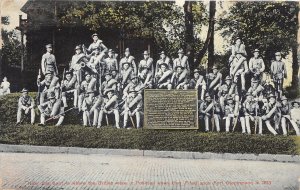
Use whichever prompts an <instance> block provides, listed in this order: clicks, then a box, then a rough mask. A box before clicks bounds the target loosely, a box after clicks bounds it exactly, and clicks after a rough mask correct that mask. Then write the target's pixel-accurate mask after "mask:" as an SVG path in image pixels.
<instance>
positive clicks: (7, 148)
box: [0, 144, 300, 163]
mask: <svg viewBox="0 0 300 190" xmlns="http://www.w3.org/2000/svg"><path fill="white" fill-rule="evenodd" d="M0 152H13V153H42V154H55V153H62V154H83V155H89V154H101V155H122V156H145V157H156V158H177V159H218V160H249V161H250V160H251V161H274V162H295V163H300V156H299V155H282V154H278V155H276V154H258V155H256V154H240V153H237V154H233V153H211V152H203V153H202V152H184V151H155V150H137V149H104V148H80V147H54V146H32V145H9V144H0Z"/></svg>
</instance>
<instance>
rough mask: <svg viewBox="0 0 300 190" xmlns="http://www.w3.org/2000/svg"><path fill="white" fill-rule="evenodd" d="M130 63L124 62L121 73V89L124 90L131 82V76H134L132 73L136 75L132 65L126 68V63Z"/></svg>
mask: <svg viewBox="0 0 300 190" xmlns="http://www.w3.org/2000/svg"><path fill="white" fill-rule="evenodd" d="M126 64H127V65H128V66H129V63H127V62H124V63H123V69H122V70H121V73H120V75H121V76H120V77H121V81H120V83H121V89H122V90H123V89H124V88H126V86H127V85H128V84H129V83H130V78H131V77H132V75H134V71H133V69H132V68H131V67H128V68H127V69H125V67H124V65H126Z"/></svg>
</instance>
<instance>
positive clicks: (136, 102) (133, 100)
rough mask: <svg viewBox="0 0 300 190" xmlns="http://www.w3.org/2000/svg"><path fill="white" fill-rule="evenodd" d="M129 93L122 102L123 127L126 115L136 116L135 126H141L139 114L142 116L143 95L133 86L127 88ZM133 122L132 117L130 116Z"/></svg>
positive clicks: (125, 122)
mask: <svg viewBox="0 0 300 190" xmlns="http://www.w3.org/2000/svg"><path fill="white" fill-rule="evenodd" d="M128 93H129V95H128V96H127V98H126V99H125V104H124V107H125V109H124V111H123V112H122V113H123V115H124V126H123V128H126V127H127V123H128V117H132V116H134V115H135V116H136V124H137V126H136V127H137V128H138V129H139V128H141V116H142V109H143V97H142V95H141V94H140V93H139V92H138V91H135V89H134V88H131V89H129V92H128ZM131 121H132V122H133V119H132V118H131Z"/></svg>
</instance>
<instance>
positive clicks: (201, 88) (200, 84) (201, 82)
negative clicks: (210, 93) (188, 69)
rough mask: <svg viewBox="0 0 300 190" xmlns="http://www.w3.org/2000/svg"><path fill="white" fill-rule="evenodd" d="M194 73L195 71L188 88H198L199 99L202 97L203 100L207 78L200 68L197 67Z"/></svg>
mask: <svg viewBox="0 0 300 190" xmlns="http://www.w3.org/2000/svg"><path fill="white" fill-rule="evenodd" d="M193 73H194V78H192V79H190V80H189V82H188V84H187V88H188V89H196V90H198V99H199V97H200V99H201V100H203V99H204V93H205V90H206V82H205V79H204V77H203V76H202V75H200V71H199V70H198V69H195V70H194V72H193Z"/></svg>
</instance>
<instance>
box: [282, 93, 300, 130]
mask: <svg viewBox="0 0 300 190" xmlns="http://www.w3.org/2000/svg"><path fill="white" fill-rule="evenodd" d="M281 101H282V104H281V107H280V112H281V127H282V132H283V135H287V130H286V125H287V122H288V121H290V122H291V124H292V126H293V128H294V129H295V132H296V135H298V136H299V135H300V131H299V128H298V126H297V124H296V122H295V121H293V120H292V119H291V107H290V105H289V103H288V102H287V98H286V97H285V96H282V98H281Z"/></svg>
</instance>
